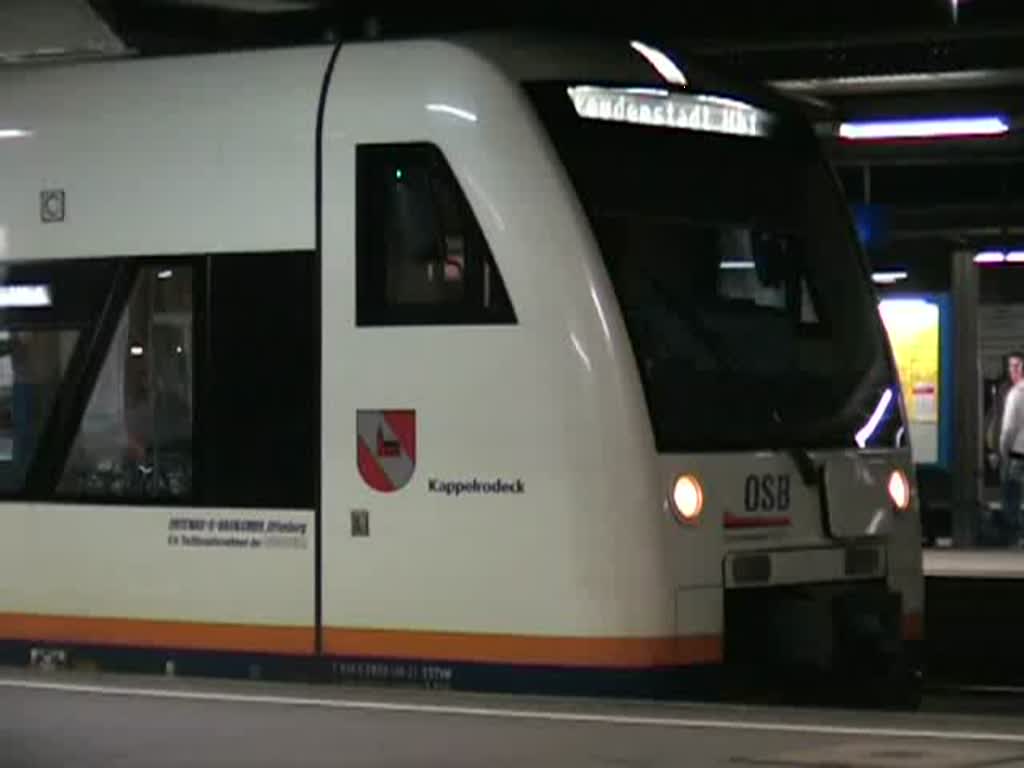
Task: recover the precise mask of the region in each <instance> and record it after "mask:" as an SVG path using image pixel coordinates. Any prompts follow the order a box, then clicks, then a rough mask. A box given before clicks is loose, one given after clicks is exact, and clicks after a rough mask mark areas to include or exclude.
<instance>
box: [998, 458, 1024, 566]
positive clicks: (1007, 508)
mask: <svg viewBox="0 0 1024 768" xmlns="http://www.w3.org/2000/svg"><path fill="white" fill-rule="evenodd" d="M1002 475H1003V477H1002V481H1003V499H1002V501H1003V508H1002V509H1001V510H1000V512H999V516H998V517H997V518H996V521H995V522H996V528H997V535H999V537H1000V539H1002V541H1003V543H1005V544H1009V545H1011V546H1012V545H1014V544H1016V543H1017V536H1018V535H1019V534H1020V530H1021V521H1020V504H1021V484H1022V483H1024V459H1018V458H1015V457H1011V458H1010V459H1009V460H1008V461H1007V463H1006V467H1005V469H1004V470H1003V473H1002Z"/></svg>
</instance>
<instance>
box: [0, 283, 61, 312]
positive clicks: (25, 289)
mask: <svg viewBox="0 0 1024 768" xmlns="http://www.w3.org/2000/svg"><path fill="white" fill-rule="evenodd" d="M51 306H53V301H52V299H51V298H50V286H48V285H0V308H3V309H25V308H34V307H51Z"/></svg>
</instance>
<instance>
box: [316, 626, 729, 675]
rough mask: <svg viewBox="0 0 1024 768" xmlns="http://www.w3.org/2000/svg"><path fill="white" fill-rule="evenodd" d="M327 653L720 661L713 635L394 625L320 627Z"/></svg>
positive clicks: (633, 662) (653, 663) (627, 663)
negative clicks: (553, 633) (534, 632)
mask: <svg viewBox="0 0 1024 768" xmlns="http://www.w3.org/2000/svg"><path fill="white" fill-rule="evenodd" d="M324 652H325V653H327V654H328V655H331V656H372V657H376V658H380V659H385V658H392V659H403V658H405V659H409V658H414V659H425V660H431V661H450V662H457V661H469V662H480V663H485V664H522V665H527V664H529V665H538V666H543V665H552V666H574V667H616V668H623V669H628V668H648V667H677V666H686V665H690V664H700V663H717V662H721V661H722V657H723V653H722V639H721V637H720V636H718V635H694V636H688V637H653V638H648V637H635V638H634V637H622V638H618V637H537V636H525V635H498V634H475V633H455V632H403V631H395V630H372V629H336V628H326V629H325V630H324Z"/></svg>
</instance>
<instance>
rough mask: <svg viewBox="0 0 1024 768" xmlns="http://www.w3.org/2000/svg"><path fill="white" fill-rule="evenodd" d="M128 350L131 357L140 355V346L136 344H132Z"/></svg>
mask: <svg viewBox="0 0 1024 768" xmlns="http://www.w3.org/2000/svg"><path fill="white" fill-rule="evenodd" d="M128 352H129V353H131V356H132V357H142V347H141V346H140V345H138V344H133V345H132V347H131V349H129V350H128Z"/></svg>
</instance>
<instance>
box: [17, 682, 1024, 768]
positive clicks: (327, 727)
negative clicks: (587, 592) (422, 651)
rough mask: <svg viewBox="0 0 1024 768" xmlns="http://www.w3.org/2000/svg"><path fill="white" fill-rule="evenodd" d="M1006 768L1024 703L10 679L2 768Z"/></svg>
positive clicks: (1013, 766)
mask: <svg viewBox="0 0 1024 768" xmlns="http://www.w3.org/2000/svg"><path fill="white" fill-rule="evenodd" d="M939 709H941V708H939ZM992 764H998V765H999V766H1000V767H1001V768H1024V709H1021V710H1020V714H1019V715H1017V714H1016V713H1014V712H1009V713H1007V712H1004V713H1003V714H1001V715H998V716H996V715H991V714H978V713H976V714H971V715H962V714H961V715H952V714H939V713H938V712H936V711H923V712H920V713H913V714H905V713H899V714H894V713H884V712H844V711H831V710H809V709H803V710H793V709H778V708H768V707H765V708H760V707H748V706H721V705H715V706H707V705H696V704H676V703H672V704H663V703H658V704H649V703H644V702H621V701H615V702H608V701H592V700H582V699H581V700H575V699H553V698H523V697H515V698H512V697H497V696H489V695H463V694H451V693H441V692H437V693H433V692H426V691H381V690H376V689H365V688H332V687H326V686H299V685H281V684H271V683H245V682H224V681H202V680H185V679H174V678H153V677H141V678H132V677H126V676H120V675H118V676H113V675H109V676H108V675H100V674H91V675H87V674H82V673H46V674H42V673H37V672H20V671H17V670H8V671H0V766H3V768H8V767H10V768H14V767H15V766H16V767H17V768H21V767H22V766H76V768H80V767H85V766H89V767H91V766H96V767H97V768H99V767H100V766H102V767H103V768H114V767H115V766H116V767H119V766H224V765H231V766H293V765H294V766H307V765H309V766H373V767H374V768H385V767H390V766H423V767H424V768H426V767H428V766H429V767H430V768H434V767H440V766H444V767H445V768H450V767H451V766H487V768H506V767H510V766H530V767H531V768H535V767H537V766H558V768H575V767H576V766H588V767H589V766H594V767H595V768H597V767H599V768H647V767H648V766H651V767H654V766H673V768H679V767H680V766H687V767H689V766H729V767H730V768H736V767H737V766H745V765H746V766H752V765H758V766H769V767H772V766H787V767H788V766H826V765H827V766H832V767H833V768H835V766H849V767H850V768H858V767H859V766H864V767H866V768H867V767H870V768H879V767H882V766H885V767H891V768H903V767H905V766H914V767H915V768H917V767H918V766H928V768H954V767H956V768H966V767H968V766H982V765H985V766H988V765H992Z"/></svg>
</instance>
